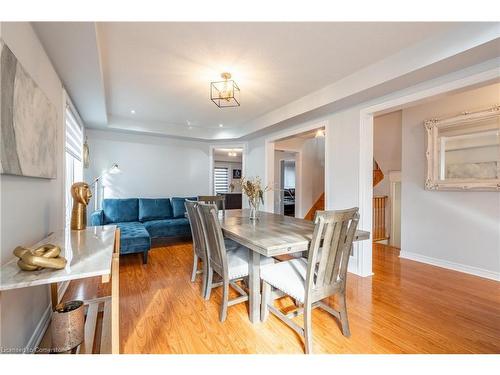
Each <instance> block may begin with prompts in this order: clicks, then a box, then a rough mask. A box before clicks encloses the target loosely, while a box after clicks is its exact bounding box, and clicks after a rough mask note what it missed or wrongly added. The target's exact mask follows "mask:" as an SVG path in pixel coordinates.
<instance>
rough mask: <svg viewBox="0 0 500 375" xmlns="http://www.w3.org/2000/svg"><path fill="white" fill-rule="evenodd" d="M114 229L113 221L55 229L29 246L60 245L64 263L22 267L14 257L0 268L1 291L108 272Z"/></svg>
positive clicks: (107, 273)
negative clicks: (55, 266)
mask: <svg viewBox="0 0 500 375" xmlns="http://www.w3.org/2000/svg"><path fill="white" fill-rule="evenodd" d="M115 231H116V226H115V225H104V226H98V227H88V228H87V229H85V230H81V231H76V230H73V231H72V230H69V229H66V230H60V231H57V232H54V233H53V234H51V235H50V236H48V237H46V238H44V239H43V240H42V241H40V242H38V243H36V244H35V245H33V246H32V247H31V248H37V247H39V246H41V245H44V244H47V243H51V244H54V245H58V246H60V247H61V256H63V257H64V258H66V260H67V264H66V267H65V268H64V269H62V270H50V269H43V270H40V271H23V270H21V269H20V268H19V267H18V266H17V260H18V258H16V257H14V258H13V259H12V260H11V261H9V262H8V263H6V264H4V265H3V266H1V268H0V291H2V290H9V289H17V288H25V287H29V286H35V285H44V284H51V283H57V282H61V281H66V280H75V279H83V278H86V277H93V276H102V275H109V274H110V272H111V260H112V258H113V249H114V242H115Z"/></svg>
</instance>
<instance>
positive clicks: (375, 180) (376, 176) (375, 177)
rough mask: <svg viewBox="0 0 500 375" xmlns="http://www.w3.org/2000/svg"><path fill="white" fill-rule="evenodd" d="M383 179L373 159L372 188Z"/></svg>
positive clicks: (382, 174)
mask: <svg viewBox="0 0 500 375" xmlns="http://www.w3.org/2000/svg"><path fill="white" fill-rule="evenodd" d="M383 179H384V173H383V172H382V170H381V169H380V167H379V166H378V163H377V162H376V161H375V159H373V187H375V186H377V185H378V184H379V183H380V181H382V180H383Z"/></svg>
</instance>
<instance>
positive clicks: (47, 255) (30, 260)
mask: <svg viewBox="0 0 500 375" xmlns="http://www.w3.org/2000/svg"><path fill="white" fill-rule="evenodd" d="M60 253H61V248H60V247H59V246H56V245H52V244H46V245H43V246H40V247H38V248H36V249H34V250H32V249H28V248H26V247H22V246H18V247H16V248H15V249H14V255H15V256H16V257H18V258H19V260H18V261H17V265H18V266H19V268H20V269H22V270H24V271H37V270H41V269H42V268H52V269H56V270H60V269H62V268H64V267H65V266H66V259H64V258H63V257H61V256H59V254H60Z"/></svg>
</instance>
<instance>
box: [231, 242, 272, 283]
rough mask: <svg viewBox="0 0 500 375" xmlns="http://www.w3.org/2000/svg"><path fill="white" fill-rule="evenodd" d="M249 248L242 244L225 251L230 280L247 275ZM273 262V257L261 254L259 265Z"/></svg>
mask: <svg viewBox="0 0 500 375" xmlns="http://www.w3.org/2000/svg"><path fill="white" fill-rule="evenodd" d="M248 255H249V250H248V249H247V248H246V247H244V246H241V245H240V246H239V247H238V248H237V249H235V250H232V251H228V252H227V265H228V275H229V279H230V280H234V279H239V278H240V277H245V276H248V263H249V260H248ZM272 263H274V259H273V258H268V257H264V256H261V258H260V264H261V267H263V266H264V265H268V264H272Z"/></svg>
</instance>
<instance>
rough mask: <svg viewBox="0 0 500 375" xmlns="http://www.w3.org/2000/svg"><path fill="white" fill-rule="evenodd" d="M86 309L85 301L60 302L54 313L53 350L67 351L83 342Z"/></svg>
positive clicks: (52, 328) (52, 325) (52, 327)
mask: <svg viewBox="0 0 500 375" xmlns="http://www.w3.org/2000/svg"><path fill="white" fill-rule="evenodd" d="M84 326H85V310H84V305H83V301H69V302H64V303H60V304H58V305H57V306H56V308H55V310H54V312H53V313H52V323H51V330H52V350H53V351H54V352H58V353H60V352H65V351H68V350H70V349H73V348H74V347H75V346H78V345H80V344H81V343H82V341H83V337H84V331H85V330H84Z"/></svg>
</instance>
